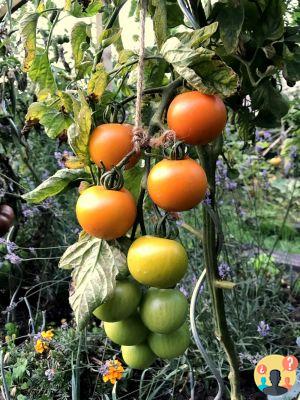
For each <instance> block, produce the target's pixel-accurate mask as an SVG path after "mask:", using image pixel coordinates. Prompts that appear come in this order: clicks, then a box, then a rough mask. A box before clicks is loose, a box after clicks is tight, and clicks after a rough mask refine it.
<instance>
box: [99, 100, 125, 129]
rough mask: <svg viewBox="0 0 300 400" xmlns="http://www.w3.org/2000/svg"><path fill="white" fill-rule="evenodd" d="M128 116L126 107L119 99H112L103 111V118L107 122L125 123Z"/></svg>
mask: <svg viewBox="0 0 300 400" xmlns="http://www.w3.org/2000/svg"><path fill="white" fill-rule="evenodd" d="M125 118H126V112H125V108H124V106H123V105H122V104H120V103H118V102H117V101H112V102H111V103H110V104H108V105H107V106H106V107H105V110H104V112H103V120H104V122H106V123H107V124H109V123H118V124H123V123H124V121H125Z"/></svg>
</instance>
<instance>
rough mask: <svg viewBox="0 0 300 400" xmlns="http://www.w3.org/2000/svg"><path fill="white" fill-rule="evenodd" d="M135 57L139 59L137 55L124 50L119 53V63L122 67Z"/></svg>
mask: <svg viewBox="0 0 300 400" xmlns="http://www.w3.org/2000/svg"><path fill="white" fill-rule="evenodd" d="M135 57H137V55H136V54H135V53H134V52H133V51H132V50H127V49H123V50H121V51H120V52H119V58H118V63H119V64H121V65H122V64H126V63H127V62H129V61H131V60H132V59H133V58H135Z"/></svg>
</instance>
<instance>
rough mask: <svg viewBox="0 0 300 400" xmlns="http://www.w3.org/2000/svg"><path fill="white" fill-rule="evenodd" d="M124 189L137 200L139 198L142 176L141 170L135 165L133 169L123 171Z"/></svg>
mask: <svg viewBox="0 0 300 400" xmlns="http://www.w3.org/2000/svg"><path fill="white" fill-rule="evenodd" d="M123 175H124V179H125V187H126V189H128V190H129V191H130V193H131V194H132V195H133V196H134V198H135V199H136V200H137V198H138V197H139V192H140V186H141V181H142V178H143V175H144V171H143V168H141V167H139V166H138V165H135V166H134V167H133V168H130V169H128V170H125V171H124V174H123Z"/></svg>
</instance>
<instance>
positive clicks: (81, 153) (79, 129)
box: [68, 91, 92, 163]
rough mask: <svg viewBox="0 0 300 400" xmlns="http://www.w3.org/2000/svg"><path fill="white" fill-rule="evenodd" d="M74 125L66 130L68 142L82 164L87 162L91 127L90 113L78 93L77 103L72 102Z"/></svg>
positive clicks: (75, 101)
mask: <svg viewBox="0 0 300 400" xmlns="http://www.w3.org/2000/svg"><path fill="white" fill-rule="evenodd" d="M73 110H74V120H75V123H74V124H72V125H71V126H70V128H69V129H68V140H69V144H70V146H71V148H72V149H73V151H74V153H75V154H76V155H77V157H78V158H79V159H80V160H81V161H82V162H84V163H86V162H87V160H88V142H89V136H90V131H91V126H92V111H91V109H90V107H89V105H88V103H87V101H86V99H85V97H84V93H83V92H81V91H80V92H79V101H77V100H75V99H74V100H73Z"/></svg>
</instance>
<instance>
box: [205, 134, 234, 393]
mask: <svg viewBox="0 0 300 400" xmlns="http://www.w3.org/2000/svg"><path fill="white" fill-rule="evenodd" d="M221 146H222V144H221V140H220V142H219V143H218V142H217V143H215V145H209V146H205V147H202V148H200V149H199V157H200V159H201V163H202V166H203V168H204V169H205V171H206V175H207V179H208V184H209V190H210V198H211V207H212V209H213V210H214V209H215V186H216V184H215V172H216V161H217V157H218V154H219V153H220V151H219V150H220V147H221ZM203 251H204V261H205V267H206V274H207V282H208V286H209V291H210V295H211V301H212V308H213V314H214V320H215V334H216V337H217V339H218V340H219V341H220V343H221V345H222V347H223V349H224V351H225V353H226V358H227V361H228V363H229V367H230V373H229V376H228V378H229V381H230V387H231V390H230V392H231V395H230V398H231V400H241V393H240V380H239V364H238V358H237V354H236V350H235V346H234V342H233V341H232V339H231V337H230V334H229V330H228V325H227V321H226V314H225V304H224V297H223V289H222V288H220V287H218V285H216V282H218V281H219V277H218V254H217V238H216V227H215V223H214V221H213V220H212V218H211V215H210V213H209V211H208V209H207V207H203Z"/></svg>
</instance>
